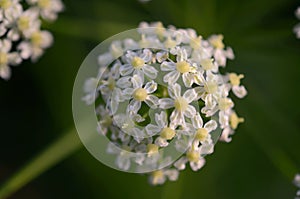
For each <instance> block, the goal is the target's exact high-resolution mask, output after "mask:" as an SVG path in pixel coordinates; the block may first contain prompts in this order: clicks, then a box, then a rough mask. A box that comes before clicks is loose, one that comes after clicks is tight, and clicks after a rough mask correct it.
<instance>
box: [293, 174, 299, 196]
mask: <svg viewBox="0 0 300 199" xmlns="http://www.w3.org/2000/svg"><path fill="white" fill-rule="evenodd" d="M294 183H295V185H296V186H297V187H298V188H299V189H300V174H297V175H296V176H295V179H294ZM295 199H300V190H298V191H297V193H296V198H295Z"/></svg>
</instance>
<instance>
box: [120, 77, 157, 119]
mask: <svg viewBox="0 0 300 199" xmlns="http://www.w3.org/2000/svg"><path fill="white" fill-rule="evenodd" d="M131 82H132V86H133V88H126V89H124V90H123V91H122V95H123V98H124V99H128V100H130V99H132V100H131V101H130V103H129V105H128V109H127V110H128V112H130V113H135V114H136V113H137V112H138V111H139V110H140V108H141V105H142V102H145V103H146V104H147V105H148V106H149V107H150V108H152V109H155V108H157V105H158V98H157V97H156V96H155V95H151V94H152V93H154V92H155V91H156V89H157V83H155V82H154V81H153V80H152V81H150V82H147V83H146V84H145V86H143V85H144V82H143V78H142V77H140V76H138V75H133V77H132V78H131Z"/></svg>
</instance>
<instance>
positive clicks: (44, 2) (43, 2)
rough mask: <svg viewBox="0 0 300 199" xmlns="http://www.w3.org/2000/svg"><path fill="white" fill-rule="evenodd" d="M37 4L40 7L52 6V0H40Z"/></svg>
mask: <svg viewBox="0 0 300 199" xmlns="http://www.w3.org/2000/svg"><path fill="white" fill-rule="evenodd" d="M37 4H38V6H39V7H40V8H44V9H45V8H48V7H49V6H50V0H39V1H38V3H37Z"/></svg>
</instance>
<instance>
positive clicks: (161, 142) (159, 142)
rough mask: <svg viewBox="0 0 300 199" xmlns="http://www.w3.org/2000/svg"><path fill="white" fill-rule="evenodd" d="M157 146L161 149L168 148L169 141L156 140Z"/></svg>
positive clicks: (159, 138)
mask: <svg viewBox="0 0 300 199" xmlns="http://www.w3.org/2000/svg"><path fill="white" fill-rule="evenodd" d="M155 144H156V145H157V146H160V147H166V146H168V145H169V143H168V142H167V140H165V139H163V138H161V137H158V138H156V140H155Z"/></svg>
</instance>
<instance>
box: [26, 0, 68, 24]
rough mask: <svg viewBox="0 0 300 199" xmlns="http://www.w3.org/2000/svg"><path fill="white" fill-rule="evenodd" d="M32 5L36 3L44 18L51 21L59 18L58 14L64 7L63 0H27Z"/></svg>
mask: <svg viewBox="0 0 300 199" xmlns="http://www.w3.org/2000/svg"><path fill="white" fill-rule="evenodd" d="M26 1H27V2H28V3H29V4H30V5H36V6H37V8H38V10H39V12H40V14H41V16H42V18H43V19H45V20H49V21H54V20H56V19H57V14H58V13H59V12H61V11H62V10H63V9H64V5H63V3H62V2H61V0H26Z"/></svg>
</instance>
